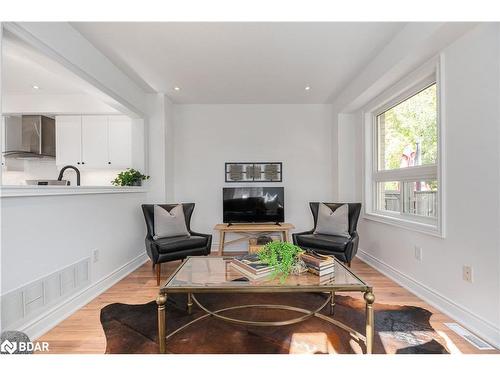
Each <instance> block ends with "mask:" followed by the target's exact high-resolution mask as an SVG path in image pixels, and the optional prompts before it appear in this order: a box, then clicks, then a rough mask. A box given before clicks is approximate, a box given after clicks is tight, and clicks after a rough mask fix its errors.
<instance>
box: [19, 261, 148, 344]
mask: <svg viewBox="0 0 500 375" xmlns="http://www.w3.org/2000/svg"><path fill="white" fill-rule="evenodd" d="M148 259H149V258H148V256H147V254H146V252H143V253H141V254H140V255H138V256H137V257H135V258H134V259H132V260H131V261H129V262H127V263H126V264H124V265H123V266H121V267H119V268H117V269H116V270H114V271H113V272H111V273H110V274H109V275H107V276H105V277H103V278H101V279H100V280H98V281H96V282H94V283H93V284H91V285H89V286H88V287H87V288H85V289H83V290H81V291H80V292H79V293H78V294H76V295H74V296H71V297H70V298H69V299H67V300H65V301H63V302H62V303H60V304H58V305H57V306H55V307H53V308H51V309H50V310H49V311H47V312H45V313H44V314H43V315H41V316H39V317H37V318H36V319H33V320H32V321H30V322H28V323H26V324H24V325H23V326H21V327H19V328H18V330H20V331H23V332H25V333H26V334H27V335H28V336H29V337H30V339H31V340H35V339H37V338H39V337H40V336H42V335H43V334H45V333H46V332H48V331H49V330H51V329H52V328H54V327H55V326H56V325H58V324H59V323H60V322H62V321H63V320H64V319H66V318H67V317H69V316H70V315H72V314H73V313H75V312H76V311H77V310H79V309H80V308H82V307H83V306H85V305H86V304H87V303H89V302H90V301H92V300H93V299H94V298H96V297H97V296H99V295H100V294H102V293H103V292H104V291H106V290H107V289H109V288H110V287H112V286H113V285H114V284H116V283H117V282H118V281H120V280H121V279H123V278H124V277H125V276H127V275H128V274H130V273H131V272H133V271H135V270H136V269H137V268H139V267H140V266H142V265H143V264H144V263H145V262H147V261H148Z"/></svg>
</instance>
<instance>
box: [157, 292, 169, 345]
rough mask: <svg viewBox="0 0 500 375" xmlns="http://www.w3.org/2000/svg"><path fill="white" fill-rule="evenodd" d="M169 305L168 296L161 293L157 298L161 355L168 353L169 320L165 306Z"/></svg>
mask: <svg viewBox="0 0 500 375" xmlns="http://www.w3.org/2000/svg"><path fill="white" fill-rule="evenodd" d="M166 303H167V295H166V294H163V293H160V294H159V295H158V297H157V298H156V304H157V305H158V345H159V347H160V354H164V353H166V352H167V319H166V312H165V304H166Z"/></svg>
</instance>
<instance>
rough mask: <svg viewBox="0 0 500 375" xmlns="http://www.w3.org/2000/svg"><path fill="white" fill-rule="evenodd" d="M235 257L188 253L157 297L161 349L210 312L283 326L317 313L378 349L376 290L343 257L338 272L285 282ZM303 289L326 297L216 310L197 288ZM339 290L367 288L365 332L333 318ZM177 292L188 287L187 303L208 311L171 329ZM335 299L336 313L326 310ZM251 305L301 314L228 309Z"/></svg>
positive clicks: (209, 290) (222, 290)
mask: <svg viewBox="0 0 500 375" xmlns="http://www.w3.org/2000/svg"><path fill="white" fill-rule="evenodd" d="M231 260H232V257H227V256H223V257H215V256H214V257H212V256H208V257H207V256H199V257H198V256H196V257H188V258H187V259H186V260H185V261H184V262H183V263H182V264H181V265H180V266H179V267H178V268H177V270H176V271H175V272H174V273H173V274H172V275H171V276H170V277H169V278H168V280H167V281H166V283H165V284H164V285H163V286H162V287H161V288H160V293H159V295H158V298H157V299H156V303H157V304H158V338H159V347H160V348H159V350H160V353H166V350H167V340H168V339H169V338H170V337H171V336H173V335H175V334H176V333H178V332H179V331H181V330H183V329H184V328H186V327H188V326H190V325H192V324H194V323H196V322H198V321H200V320H202V319H205V318H208V317H214V318H218V319H222V320H225V321H227V322H230V323H234V324H245V325H252V326H283V325H289V324H296V323H299V322H302V321H304V320H306V319H309V318H312V317H316V318H319V319H323V320H325V321H327V322H329V323H331V324H334V325H336V326H338V327H339V328H341V329H344V330H346V331H348V332H349V333H350V334H351V335H352V336H354V337H355V338H357V339H358V340H360V341H362V342H364V343H365V346H366V353H368V354H371V353H372V349H373V333H374V320H373V303H374V301H375V296H374V294H373V289H372V287H371V286H369V285H368V284H366V283H365V282H363V281H362V280H361V279H360V278H359V277H358V276H356V275H355V274H354V273H353V272H352V271H350V270H349V269H348V268H346V267H345V266H344V265H343V264H342V263H340V262H339V261H337V260H335V264H334V268H335V272H334V273H333V276H329V277H328V276H327V277H323V276H322V277H321V278H320V277H319V276H316V275H314V274H312V273H310V272H305V273H303V274H300V275H290V276H288V278H287V279H286V281H284V282H283V283H282V282H280V279H279V277H277V278H274V279H273V278H271V277H270V276H267V277H263V278H259V279H250V278H248V277H247V276H245V275H244V274H242V273H241V272H239V271H237V270H236V269H235V268H234V267H232V266H231V264H230V263H231ZM302 292H314V293H317V292H323V293H325V300H324V302H323V303H322V304H321V305H320V306H318V307H317V308H315V309H313V310H306V309H303V308H298V307H294V306H285V305H270V304H263V305H243V306H232V307H226V308H223V309H219V310H216V311H211V310H209V309H208V308H206V307H205V306H203V305H202V304H201V303H200V302H199V301H198V299H197V298H196V294H202V293H302ZM336 292H361V293H363V297H364V300H365V303H366V330H365V333H364V334H362V333H360V332H357V331H355V330H354V329H352V328H351V327H349V326H347V325H346V324H344V323H342V322H339V321H338V320H335V319H334V318H333V316H334V312H335V293H336ZM173 293H185V294H187V296H188V300H187V301H188V302H187V308H188V313H189V314H190V313H191V309H192V306H193V302H194V303H196V305H197V306H198V307H199V308H200V309H202V310H203V311H204V312H205V313H206V314H205V315H202V316H200V317H198V318H196V319H194V320H192V321H190V322H189V323H187V324H185V325H184V326H182V327H180V328H178V329H176V330H175V331H173V332H171V333H170V334H168V335H167V327H166V324H167V317H166V310H165V305H166V302H167V295H168V294H173ZM328 304H329V305H330V316H328V315H325V314H323V313H321V312H320V311H321V310H323V308H324V307H326V306H327V305H328ZM246 308H266V309H277V310H280V309H281V310H292V311H296V312H298V313H300V314H301V315H300V316H299V317H297V318H295V319H290V320H286V321H268V322H266V321H248V320H240V319H235V318H231V317H229V316H226V315H224V313H225V312H228V311H231V310H237V309H246Z"/></svg>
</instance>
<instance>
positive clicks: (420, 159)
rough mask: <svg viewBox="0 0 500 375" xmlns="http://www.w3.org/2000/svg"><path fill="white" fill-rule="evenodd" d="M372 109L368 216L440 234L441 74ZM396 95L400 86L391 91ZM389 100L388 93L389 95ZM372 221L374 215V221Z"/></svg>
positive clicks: (368, 162)
mask: <svg viewBox="0 0 500 375" xmlns="http://www.w3.org/2000/svg"><path fill="white" fill-rule="evenodd" d="M410 87H411V88H410V89H406V90H405V91H404V92H403V94H399V95H393V97H392V98H390V99H388V100H386V101H383V99H382V100H381V99H380V98H379V102H378V103H375V105H377V104H378V106H376V107H375V108H376V109H375V110H372V111H369V112H368V114H367V116H366V119H367V133H366V134H368V135H369V136H370V137H371V138H372V142H371V145H369V146H368V149H367V151H369V152H367V153H366V155H367V156H368V157H370V155H371V156H373V157H372V158H371V160H367V161H366V164H365V165H366V166H367V168H369V171H368V173H367V174H366V175H367V181H366V184H365V186H366V189H365V190H366V197H365V198H366V213H367V214H368V216H372V218H373V217H376V219H382V221H385V222H390V223H395V224H402V225H404V226H405V227H408V226H410V227H411V228H416V227H418V229H423V230H425V231H426V232H440V222H441V221H440V211H441V209H440V200H441V196H440V175H439V173H438V171H439V168H438V166H439V152H440V149H439V145H440V142H439V134H440V131H439V106H438V103H439V100H438V83H437V80H436V74H435V73H433V74H432V75H430V76H429V75H428V76H427V77H426V78H424V79H420V80H418V81H417V82H416V84H415V81H413V86H410ZM391 91H392V92H394V91H396V88H394V89H393V90H389V91H388V92H389V93H390V92H391ZM387 96H389V95H387ZM369 218H370V217H369Z"/></svg>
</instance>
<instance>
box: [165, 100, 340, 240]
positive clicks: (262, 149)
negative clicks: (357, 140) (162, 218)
mask: <svg viewBox="0 0 500 375" xmlns="http://www.w3.org/2000/svg"><path fill="white" fill-rule="evenodd" d="M331 119H332V116H331V106H329V105H175V106H174V125H175V129H174V140H175V142H174V143H175V158H174V159H175V178H174V183H175V199H176V200H177V201H179V202H195V203H196V208H195V213H194V215H193V219H192V226H193V228H194V229H195V230H197V231H202V232H205V233H212V229H213V227H214V225H215V224H216V223H221V222H222V187H223V186H246V185H244V184H234V183H233V184H225V182H224V180H225V179H224V162H227V161H282V162H283V183H272V184H267V185H270V186H284V187H285V216H286V217H285V219H286V221H288V222H291V223H293V224H294V225H295V226H296V227H297V230H307V229H310V228H311V226H312V218H311V213H310V210H309V205H308V202H309V201H313V200H320V201H321V200H324V201H328V200H330V199H331V198H332V188H333V185H332V154H331V148H332V132H331V124H332V121H331ZM259 185H262V186H264V185H266V184H259ZM218 241H219V239H218V236H215V237H214V243H218ZM243 246H244V245H243ZM238 248H241V246H239V247H237V246H236V245H235V246H232V247H231V248H230V247H228V250H229V249H238Z"/></svg>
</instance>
